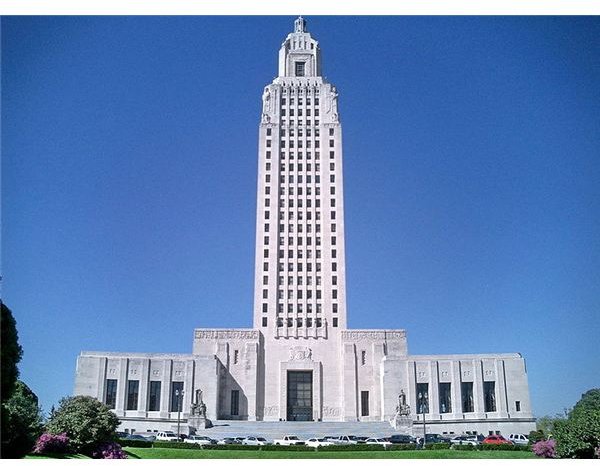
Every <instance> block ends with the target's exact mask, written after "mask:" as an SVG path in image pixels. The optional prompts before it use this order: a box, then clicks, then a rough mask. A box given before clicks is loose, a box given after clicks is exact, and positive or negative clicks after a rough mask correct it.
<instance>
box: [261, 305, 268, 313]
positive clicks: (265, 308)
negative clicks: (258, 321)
mask: <svg viewBox="0 0 600 466" xmlns="http://www.w3.org/2000/svg"><path fill="white" fill-rule="evenodd" d="M268 310H269V305H268V304H267V303H263V305H262V311H263V312H267V311H268Z"/></svg>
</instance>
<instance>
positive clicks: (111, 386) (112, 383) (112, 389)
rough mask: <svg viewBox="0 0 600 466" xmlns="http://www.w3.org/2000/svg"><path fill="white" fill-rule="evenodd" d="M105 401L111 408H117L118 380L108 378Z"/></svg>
mask: <svg viewBox="0 0 600 466" xmlns="http://www.w3.org/2000/svg"><path fill="white" fill-rule="evenodd" d="M104 403H105V404H106V406H108V407H109V408H110V409H115V407H116V404H117V380H116V379H107V380H106V397H105V399H104Z"/></svg>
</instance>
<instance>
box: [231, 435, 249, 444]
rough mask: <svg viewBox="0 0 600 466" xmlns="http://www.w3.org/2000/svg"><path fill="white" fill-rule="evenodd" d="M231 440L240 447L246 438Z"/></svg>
mask: <svg viewBox="0 0 600 466" xmlns="http://www.w3.org/2000/svg"><path fill="white" fill-rule="evenodd" d="M233 440H235V442H236V443H237V444H238V445H241V444H242V442H243V441H244V440H246V437H233Z"/></svg>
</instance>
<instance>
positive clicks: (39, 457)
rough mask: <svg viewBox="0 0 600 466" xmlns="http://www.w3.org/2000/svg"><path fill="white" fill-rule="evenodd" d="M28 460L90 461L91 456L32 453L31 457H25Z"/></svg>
mask: <svg viewBox="0 0 600 466" xmlns="http://www.w3.org/2000/svg"><path fill="white" fill-rule="evenodd" d="M25 459H26V460H56V459H61V460H65V459H66V460H69V459H88V460H89V459H90V457H89V456H85V455H79V454H77V455H36V454H35V453H30V454H29V455H27V456H25Z"/></svg>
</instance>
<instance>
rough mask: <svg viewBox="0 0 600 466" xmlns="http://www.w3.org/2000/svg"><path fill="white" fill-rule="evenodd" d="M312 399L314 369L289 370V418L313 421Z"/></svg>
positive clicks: (290, 419) (291, 419)
mask: <svg viewBox="0 0 600 466" xmlns="http://www.w3.org/2000/svg"><path fill="white" fill-rule="evenodd" d="M312 399H313V373H312V371H288V373H287V420H288V421H312V420H313V417H312V411H313V410H312Z"/></svg>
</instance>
